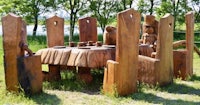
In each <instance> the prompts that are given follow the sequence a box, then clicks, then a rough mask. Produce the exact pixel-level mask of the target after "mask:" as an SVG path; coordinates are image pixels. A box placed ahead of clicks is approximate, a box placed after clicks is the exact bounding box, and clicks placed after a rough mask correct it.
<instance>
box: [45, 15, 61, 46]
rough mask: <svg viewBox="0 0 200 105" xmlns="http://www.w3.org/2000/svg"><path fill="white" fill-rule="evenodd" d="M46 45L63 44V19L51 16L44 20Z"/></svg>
mask: <svg viewBox="0 0 200 105" xmlns="http://www.w3.org/2000/svg"><path fill="white" fill-rule="evenodd" d="M46 27H47V45H48V47H53V46H63V45H64V19H63V18H60V17H58V16H53V17H51V18H48V19H47V20H46Z"/></svg>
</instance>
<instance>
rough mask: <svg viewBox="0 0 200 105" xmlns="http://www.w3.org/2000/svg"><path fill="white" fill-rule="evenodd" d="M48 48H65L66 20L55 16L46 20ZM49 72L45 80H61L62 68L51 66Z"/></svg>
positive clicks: (45, 74)
mask: <svg viewBox="0 0 200 105" xmlns="http://www.w3.org/2000/svg"><path fill="white" fill-rule="evenodd" d="M46 27H47V46H48V47H54V46H64V18H60V17H58V16H53V17H51V18H48V19H47V20H46ZM48 66H49V72H43V73H44V80H48V81H53V80H60V79H61V76H60V66H59V65H51V64H49V65H48Z"/></svg>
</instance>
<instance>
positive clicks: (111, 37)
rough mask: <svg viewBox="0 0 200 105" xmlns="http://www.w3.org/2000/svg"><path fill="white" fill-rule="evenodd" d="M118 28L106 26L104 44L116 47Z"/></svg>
mask: <svg viewBox="0 0 200 105" xmlns="http://www.w3.org/2000/svg"><path fill="white" fill-rule="evenodd" d="M116 34H117V28H116V27H113V26H106V27H105V30H104V33H103V43H104V44H105V45H116Z"/></svg>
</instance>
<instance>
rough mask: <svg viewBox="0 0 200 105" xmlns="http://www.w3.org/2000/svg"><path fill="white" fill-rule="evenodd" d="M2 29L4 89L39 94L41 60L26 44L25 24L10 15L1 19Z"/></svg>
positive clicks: (20, 19) (17, 17)
mask: <svg viewBox="0 0 200 105" xmlns="http://www.w3.org/2000/svg"><path fill="white" fill-rule="evenodd" d="M2 29H3V49H4V64H5V65H4V69H5V82H6V89H7V90H9V91H15V92H18V91H19V90H20V89H21V88H23V89H24V91H25V93H27V94H33V93H38V92H41V91H42V68H41V58H40V56H38V55H33V54H32V51H31V50H30V49H29V48H28V46H27V44H26V36H27V35H26V24H25V22H24V21H23V20H22V18H21V17H19V16H16V15H14V14H11V13H10V14H8V15H7V16H4V17H2ZM25 51H27V52H28V53H29V56H26V55H25ZM20 86H21V88H20Z"/></svg>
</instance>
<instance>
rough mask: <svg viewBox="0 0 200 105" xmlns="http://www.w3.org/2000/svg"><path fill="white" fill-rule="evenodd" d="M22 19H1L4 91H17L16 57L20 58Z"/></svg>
mask: <svg viewBox="0 0 200 105" xmlns="http://www.w3.org/2000/svg"><path fill="white" fill-rule="evenodd" d="M21 29H22V19H21V17H19V16H16V15H14V14H8V15H7V16H4V17H2V30H3V49H4V70H5V82H6V89H7V90H9V91H18V89H19V85H18V77H17V75H18V74H17V56H20V52H21V50H20V47H19V43H20V41H21Z"/></svg>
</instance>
